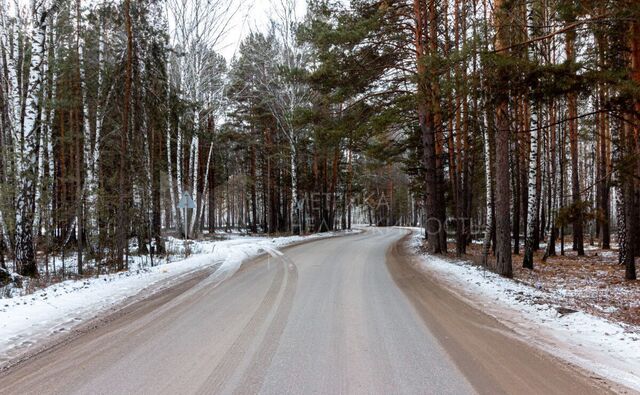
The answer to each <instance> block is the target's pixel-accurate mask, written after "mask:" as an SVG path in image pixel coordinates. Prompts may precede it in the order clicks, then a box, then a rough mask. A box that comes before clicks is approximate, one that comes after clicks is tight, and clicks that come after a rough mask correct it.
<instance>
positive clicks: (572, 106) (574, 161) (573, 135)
mask: <svg viewBox="0 0 640 395" xmlns="http://www.w3.org/2000/svg"><path fill="white" fill-rule="evenodd" d="M573 22H574V19H573V18H570V19H569V20H568V21H567V23H573ZM575 37H576V32H575V30H570V31H568V32H567V34H566V45H565V49H566V56H567V62H569V63H574V62H575V48H574V47H575ZM567 108H568V112H569V121H568V122H569V146H570V154H571V197H572V202H573V210H574V212H573V217H574V219H573V250H574V251H578V255H579V256H583V255H584V231H583V222H584V221H583V208H582V197H581V193H580V192H581V191H580V177H579V171H580V170H579V165H578V95H577V94H576V93H575V92H569V94H568V95H567Z"/></svg>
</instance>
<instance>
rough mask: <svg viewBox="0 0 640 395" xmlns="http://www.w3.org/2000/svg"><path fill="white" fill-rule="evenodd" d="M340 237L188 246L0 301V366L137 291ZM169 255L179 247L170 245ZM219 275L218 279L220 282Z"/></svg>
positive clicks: (226, 271)
mask: <svg viewBox="0 0 640 395" xmlns="http://www.w3.org/2000/svg"><path fill="white" fill-rule="evenodd" d="M340 234H343V233H341V232H335V233H334V232H328V233H321V234H314V235H310V236H289V237H276V238H267V237H238V238H232V239H231V240H221V241H201V242H199V241H192V242H190V246H189V249H190V250H191V254H192V255H191V256H190V257H189V258H186V259H183V260H180V261H175V262H170V263H164V264H161V265H159V266H155V267H143V266H141V265H140V264H135V263H134V264H130V268H131V269H130V270H129V271H127V272H120V273H116V274H109V275H101V276H99V277H93V278H85V279H82V280H67V281H64V282H61V283H57V284H54V285H52V286H49V287H47V288H44V289H41V290H38V291H36V292H34V293H32V294H29V295H24V296H18V297H13V298H6V299H0V364H1V363H2V362H6V361H7V360H9V359H11V358H13V357H14V356H15V355H17V351H20V352H21V351H22V350H24V349H25V348H28V347H30V346H32V345H34V344H35V343H37V342H39V341H41V340H43V338H46V337H48V336H50V335H55V334H57V333H60V332H65V331H68V330H69V329H71V328H72V327H74V326H76V325H78V324H79V323H81V322H83V321H85V320H87V319H90V318H93V317H95V316H97V315H99V314H100V313H103V312H105V311H106V310H108V309H109V308H111V307H114V306H116V305H118V304H120V303H122V302H124V301H125V300H126V299H127V298H129V297H132V296H134V295H137V294H139V293H141V292H148V293H152V292H153V291H155V290H156V289H157V288H159V286H160V285H164V286H166V285H168V284H172V283H175V282H178V281H180V279H182V278H184V277H185V276H187V275H189V274H190V273H193V272H194V271H197V270H200V269H204V268H217V270H216V272H215V273H214V276H217V278H216V280H224V279H226V278H228V277H230V276H231V275H233V273H235V271H236V270H238V269H239V268H240V265H241V264H242V262H243V261H244V260H246V259H248V258H251V257H255V256H258V255H259V254H261V253H263V252H267V253H270V254H272V255H273V254H275V252H274V251H277V249H278V248H281V247H285V246H287V245H291V244H294V243H298V242H302V241H307V240H312V239H321V238H327V237H333V236H337V235H340ZM167 245H171V247H172V248H173V249H174V250H179V249H181V248H182V249H184V242H183V241H179V240H169V241H168V242H167ZM218 276H223V278H219V277H218Z"/></svg>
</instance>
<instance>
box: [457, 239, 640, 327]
mask: <svg viewBox="0 0 640 395" xmlns="http://www.w3.org/2000/svg"><path fill="white" fill-rule="evenodd" d="M449 251H453V253H449V254H447V256H448V257H450V258H454V259H460V257H456V256H455V245H454V244H450V245H449ZM481 254H482V246H481V245H478V244H472V245H470V246H469V247H468V248H467V254H466V255H465V256H464V257H462V258H463V259H468V260H470V261H473V262H475V263H476V264H479V263H480V261H481ZM521 254H522V251H521ZM542 256H543V250H539V251H537V252H536V253H535V254H534V269H533V270H528V269H523V268H522V255H513V268H514V280H516V281H519V282H522V283H525V284H528V285H531V286H533V287H536V288H539V289H541V290H543V291H546V292H545V294H546V295H548V299H541V300H536V301H534V302H535V303H556V304H561V305H563V306H566V307H569V308H574V309H578V310H582V311H585V312H588V313H591V314H594V315H597V316H600V317H603V318H606V319H610V320H613V321H619V322H624V323H627V324H632V325H640V281H639V280H636V281H625V280H624V271H625V269H624V266H621V265H618V253H617V251H616V250H615V249H613V250H602V249H600V248H599V247H597V245H596V246H591V245H588V246H585V256H581V257H579V256H577V253H576V252H575V251H572V250H571V242H570V241H569V242H567V243H566V245H565V255H564V256H562V255H558V256H554V257H549V258H548V259H547V260H546V261H544V262H543V261H542ZM639 269H640V267H639Z"/></svg>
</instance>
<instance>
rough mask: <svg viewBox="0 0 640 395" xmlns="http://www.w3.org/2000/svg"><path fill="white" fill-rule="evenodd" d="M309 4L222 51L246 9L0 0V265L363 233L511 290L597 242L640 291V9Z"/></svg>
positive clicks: (44, 269)
mask: <svg viewBox="0 0 640 395" xmlns="http://www.w3.org/2000/svg"><path fill="white" fill-rule="evenodd" d="M295 3H296V2H295V1H293V0H279V1H274V4H273V17H272V20H271V23H270V24H269V26H268V28H267V29H265V31H253V32H251V33H250V34H248V35H247V36H246V37H245V38H244V39H243V40H242V42H241V43H240V44H239V46H238V48H237V50H236V53H235V55H234V56H233V57H232V58H231V59H226V58H225V57H224V56H222V55H221V54H220V52H219V46H220V42H221V37H223V36H224V35H225V34H226V33H227V30H228V28H229V20H230V18H231V16H232V15H233V14H234V13H237V12H238V8H237V6H236V5H235V3H234V2H232V1H230V0H209V1H204V0H194V1H187V0H134V1H132V0H112V1H107V0H95V1H81V0H29V1H24V2H22V1H15V2H14V1H8V0H0V265H1V267H2V269H7V268H9V269H11V270H12V271H15V272H16V273H19V274H20V275H22V276H28V277H47V278H49V277H60V276H61V277H62V278H64V277H65V276H68V275H70V274H73V275H76V276H83V275H91V274H95V273H96V272H113V271H122V270H125V269H126V268H127V265H128V262H129V256H130V255H131V254H156V255H162V254H164V253H165V239H166V237H168V236H173V237H182V236H184V235H185V233H187V234H188V235H189V236H190V237H193V238H198V237H203V238H204V237H212V236H213V235H215V234H216V232H232V231H238V232H246V233H252V234H272V235H276V234H280V235H282V234H301V233H304V234H306V233H313V232H324V231H329V230H334V229H350V228H351V227H352V225H356V224H369V225H374V226H375V225H377V226H392V225H398V226H414V227H423V228H424V232H425V235H426V239H427V240H426V242H427V244H426V245H427V248H428V250H429V252H430V253H431V254H445V253H449V254H453V255H456V256H465V255H467V254H469V253H470V250H471V247H473V246H474V245H479V246H481V249H480V251H479V254H480V255H479V256H480V258H481V263H482V264H483V265H484V266H486V267H487V268H489V269H491V270H493V271H495V272H496V273H498V274H501V275H503V276H506V277H511V276H512V275H513V271H514V265H520V264H521V265H522V266H523V267H524V268H527V269H534V267H535V265H534V262H535V263H536V264H537V263H538V262H541V261H544V260H546V259H548V258H549V257H553V256H556V255H565V253H569V252H571V253H575V254H576V256H578V257H580V256H583V255H585V247H587V246H589V245H597V246H598V247H599V248H601V249H602V250H609V249H611V250H612V251H614V252H615V253H616V256H617V263H618V264H619V265H622V266H621V267H624V278H625V279H626V280H635V279H636V264H635V260H636V258H637V257H639V256H640V3H639V2H637V1H635V0H583V1H580V0H519V1H517V0H494V1H492V2H490V1H488V0H351V1H350V2H349V3H348V4H347V3H346V2H342V1H331V0H309V1H308V3H307V12H306V14H304V15H301V14H300V13H299V12H297V11H296V5H295ZM185 193H189V195H190V196H191V197H192V198H193V200H194V202H195V208H194V209H192V210H189V211H187V218H183V216H184V212H183V211H182V210H180V209H178V208H177V205H178V202H179V201H180V200H181V198H182V196H183V195H184V194H185ZM184 224H188V225H187V227H188V229H185V225H184ZM185 230H186V231H187V232H185ZM65 254H66V255H67V256H71V255H75V256H76V259H77V265H76V268H75V269H74V270H75V273H65V271H64V269H61V268H60V267H58V268H57V270H54V268H52V267H50V265H49V261H50V259H51V257H52V256H60V255H62V256H64V255H65ZM514 257H519V258H521V259H518V260H515V259H514ZM89 262H94V263H95V264H88V263H89ZM61 270H62V271H61Z"/></svg>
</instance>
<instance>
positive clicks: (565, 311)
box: [411, 231, 640, 391]
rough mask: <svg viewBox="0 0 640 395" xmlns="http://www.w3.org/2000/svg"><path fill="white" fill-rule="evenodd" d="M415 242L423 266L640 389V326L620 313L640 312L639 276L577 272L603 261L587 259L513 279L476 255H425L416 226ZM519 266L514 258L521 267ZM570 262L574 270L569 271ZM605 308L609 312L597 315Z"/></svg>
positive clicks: (534, 334) (533, 336) (560, 352)
mask: <svg viewBox="0 0 640 395" xmlns="http://www.w3.org/2000/svg"><path fill="white" fill-rule="evenodd" d="M411 247H412V248H414V249H415V250H416V251H418V252H419V254H418V264H419V265H420V268H421V269H422V270H423V271H425V272H426V273H428V274H429V275H431V276H434V277H435V278H437V279H438V280H440V281H441V282H443V283H444V284H446V285H447V287H448V288H449V289H451V290H452V291H453V292H455V293H457V294H458V295H460V296H461V297H463V298H464V299H466V300H468V301H469V302H470V303H472V304H474V305H476V306H478V307H479V308H480V309H481V310H482V311H484V312H486V313H488V314H490V315H492V316H494V317H495V318H497V319H498V320H499V321H501V322H503V323H504V324H506V325H507V326H509V327H510V328H512V329H513V330H515V331H516V332H518V333H521V334H523V335H524V336H525V337H526V338H527V339H530V340H531V341H533V342H534V343H535V344H536V345H537V346H539V347H541V348H542V349H545V350H547V351H548V352H550V353H551V354H554V355H556V356H558V357H560V358H563V359H565V360H567V361H569V362H571V363H575V364H576V365H578V366H581V367H582V368H584V369H586V370H589V371H592V372H594V373H597V374H599V375H601V376H603V377H605V378H607V379H609V380H612V381H614V382H617V383H620V384H622V385H624V386H627V387H629V388H632V389H633V390H635V391H640V326H638V325H634V324H633V323H628V320H627V319H622V318H620V316H619V315H616V314H615V312H616V311H620V310H625V311H632V312H633V311H635V312H637V311H638V310H637V309H638V303H640V287H638V283H637V282H634V283H626V284H623V283H622V282H619V283H616V282H615V281H613V280H611V279H610V278H609V277H611V276H613V274H612V273H611V270H606V269H605V268H602V267H601V270H595V269H593V268H586V269H584V268H583V270H582V272H584V275H577V274H575V273H573V270H576V268H575V267H574V266H576V265H583V266H584V265H586V266H589V265H598V263H594V262H592V261H589V260H588V259H587V261H586V263H579V262H573V263H572V264H571V265H569V264H567V263H566V262H563V265H564V266H562V267H558V265H555V266H551V265H549V266H550V267H546V268H545V267H542V271H546V272H545V273H544V274H539V273H536V272H534V273H528V274H526V275H525V274H523V273H520V270H516V273H515V276H514V277H515V279H513V280H512V279H507V278H504V277H501V276H498V275H496V274H494V273H491V272H489V271H486V270H484V269H483V268H482V267H481V266H478V265H476V264H474V263H473V262H472V261H471V260H459V259H455V258H453V257H435V256H432V255H426V254H425V251H424V248H423V236H422V235H420V234H419V233H418V232H415V231H414V235H413V237H412V239H411ZM538 263H539V260H537V259H536V264H538ZM518 265H519V261H517V260H514V269H515V267H516V266H518ZM563 267H565V270H564V272H567V273H569V274H567V275H563V273H564V272H563ZM538 270H539V271H540V268H539V269H538ZM588 273H590V274H588ZM552 277H555V279H553V280H552V279H551V278H552ZM609 282H610V283H611V284H609ZM602 284H605V285H606V286H603V285H602ZM594 295H595V296H597V298H596V297H594ZM589 300H592V301H593V303H591V304H589V303H588V302H587V301H589ZM625 304H626V305H625ZM595 306H597V307H595ZM603 306H605V307H603ZM598 311H600V312H601V313H602V314H596V312H598ZM632 315H634V314H632ZM605 316H606V317H607V318H608V319H607V318H605Z"/></svg>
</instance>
